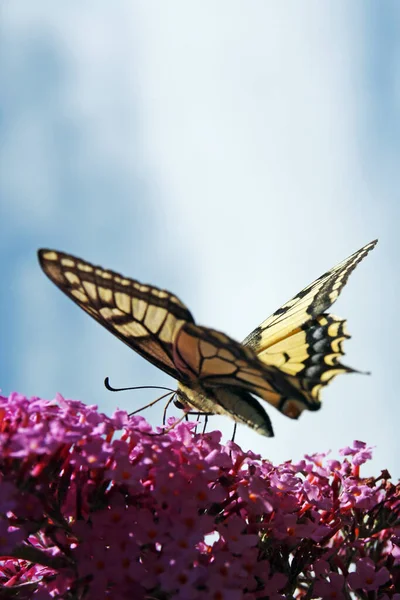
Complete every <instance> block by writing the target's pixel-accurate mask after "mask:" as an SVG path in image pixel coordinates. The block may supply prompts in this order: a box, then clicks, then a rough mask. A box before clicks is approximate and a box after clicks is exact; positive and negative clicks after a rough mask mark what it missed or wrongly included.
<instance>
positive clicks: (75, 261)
mask: <svg viewBox="0 0 400 600" xmlns="http://www.w3.org/2000/svg"><path fill="white" fill-rule="evenodd" d="M39 261H40V264H41V266H42V269H43V270H44V272H45V273H46V275H47V276H48V277H49V278H50V279H51V280H52V281H53V282H54V283H55V284H56V285H57V286H58V287H59V288H60V289H61V290H62V291H63V292H64V293H65V294H67V296H69V297H70V298H71V299H72V300H73V301H74V302H76V303H77V304H78V305H79V306H80V307H81V308H83V310H85V311H86V312H87V313H88V314H89V315H91V316H92V317H93V318H94V319H96V321H98V322H99V323H100V324H101V325H103V326H104V327H106V328H107V329H108V330H109V331H111V333H113V334H114V335H116V336H117V337H118V338H119V339H121V340H122V341H123V342H125V344H127V345H128V346H130V347H131V348H133V349H134V350H136V352H138V353H139V354H141V355H142V356H144V358H147V360H149V361H150V362H152V363H153V364H155V365H156V366H157V367H159V368H160V369H162V370H164V371H166V372H167V373H168V374H169V375H171V376H172V377H175V378H179V373H178V372H177V370H176V368H175V365H174V361H173V338H174V336H175V334H176V331H177V330H179V328H180V327H181V326H182V325H183V324H184V323H187V322H193V317H192V315H191V314H190V312H189V310H188V309H187V308H186V306H185V305H184V304H183V303H182V302H181V301H180V300H179V299H178V298H177V297H176V296H174V295H173V294H170V293H169V292H167V291H165V290H161V289H159V288H156V287H154V286H150V285H143V284H141V283H139V282H138V281H135V280H134V279H129V278H126V277H123V276H122V275H120V274H118V273H115V272H113V271H108V270H105V269H102V268H101V267H98V266H95V265H92V264H90V263H88V262H85V261H83V260H81V259H79V258H76V257H74V256H71V255H68V254H64V253H62V252H56V251H54V250H40V251H39Z"/></svg>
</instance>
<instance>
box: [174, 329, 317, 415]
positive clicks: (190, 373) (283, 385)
mask: <svg viewBox="0 0 400 600" xmlns="http://www.w3.org/2000/svg"><path fill="white" fill-rule="evenodd" d="M174 362H175V365H176V366H177V368H178V369H179V371H180V372H181V373H182V374H184V375H186V377H187V378H192V379H193V380H194V381H200V382H201V385H202V387H203V388H204V389H205V390H207V389H211V390H212V389H215V388H216V387H230V388H235V387H236V388H241V389H243V390H246V391H247V392H250V393H253V394H256V395H257V396H259V397H260V398H262V399H263V400H266V401H267V402H269V404H272V406H275V408H278V409H279V410H280V411H281V412H283V413H284V414H285V415H287V416H288V417H291V418H297V417H298V416H299V414H300V413H301V412H302V410H304V409H305V408H307V409H309V410H317V409H318V408H319V406H320V403H319V402H318V401H315V400H314V398H313V397H312V395H311V394H310V393H309V392H308V390H306V389H304V388H303V387H302V386H301V385H299V380H298V378H296V377H292V376H290V375H287V374H286V373H284V372H283V371H281V370H279V369H277V368H276V367H275V366H270V365H267V364H263V363H262V362H261V361H260V360H259V359H258V358H257V356H256V355H255V353H254V352H253V350H252V349H251V348H246V347H245V346H243V345H242V344H240V343H239V342H236V341H235V340H233V339H232V338H230V337H228V336H227V335H225V334H224V333H222V332H220V331H216V330H215V329H209V328H207V327H200V326H198V325H195V324H193V323H186V324H185V325H183V326H182V327H181V329H180V330H179V332H178V333H177V337H176V340H175V346H174Z"/></svg>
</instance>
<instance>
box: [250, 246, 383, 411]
mask: <svg viewBox="0 0 400 600" xmlns="http://www.w3.org/2000/svg"><path fill="white" fill-rule="evenodd" d="M376 243H377V240H374V241H372V242H370V243H369V244H367V245H366V246H363V247H362V248H360V250H357V252H354V254H352V255H351V256H349V257H348V258H346V259H345V260H344V261H342V262H341V263H339V264H338V265H336V267H334V268H333V269H331V270H330V271H327V272H326V273H324V274H323V275H321V277H319V278H318V279H316V280H315V281H314V282H313V283H311V284H310V285H308V286H307V287H305V288H304V289H303V290H302V291H301V292H299V293H298V294H296V296H294V297H293V298H292V299H291V300H289V301H288V302H286V303H285V304H284V305H283V306H281V307H280V308H278V310H276V311H275V312H274V313H273V314H272V315H271V316H270V317H268V318H267V319H266V320H265V321H263V323H261V325H259V327H257V328H256V329H255V330H254V331H252V332H251V333H250V334H249V335H248V336H247V337H246V339H245V340H244V341H243V342H242V343H243V344H244V345H245V346H249V347H250V348H252V349H253V350H254V352H255V353H256V354H257V356H258V358H259V359H260V360H261V361H262V362H263V363H265V364H268V365H275V366H276V367H277V368H279V369H280V370H281V371H284V372H285V373H287V374H289V375H292V376H296V377H298V378H299V379H300V380H301V385H302V387H303V388H304V389H305V390H306V391H307V392H308V393H309V394H310V395H311V397H312V399H313V400H314V401H316V402H319V398H320V392H321V389H322V388H323V387H324V386H325V385H327V384H328V383H329V382H330V381H331V380H332V379H333V377H335V376H336V375H339V374H340V373H348V372H354V369H352V368H350V367H347V366H345V365H343V364H341V363H340V358H341V356H343V354H344V352H343V342H344V340H345V339H348V338H349V337H350V336H349V334H348V333H347V328H346V321H345V320H344V319H341V318H339V317H337V316H335V315H332V314H327V313H325V312H324V311H326V309H327V308H329V307H330V306H331V305H332V304H333V303H334V302H335V301H336V300H337V298H338V297H339V294H340V292H341V291H342V289H343V287H344V286H345V285H346V283H347V280H348V278H349V275H350V273H351V272H352V271H353V270H354V269H355V268H356V266H357V265H358V264H359V263H360V262H361V261H362V260H363V258H365V256H366V255H367V254H368V252H370V251H371V250H372V249H373V248H374V247H375V245H376Z"/></svg>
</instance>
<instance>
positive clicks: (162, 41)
mask: <svg viewBox="0 0 400 600" xmlns="http://www.w3.org/2000/svg"><path fill="white" fill-rule="evenodd" d="M0 21H1V23H0V57H1V58H0V104H1V115H2V116H1V122H0V128H1V129H0V131H1V145H0V169H1V177H0V186H1V187H0V195H1V220H0V227H1V236H0V244H1V293H0V303H1V307H0V330H1V362H0V369H1V373H0V385H1V388H2V393H3V394H5V395H6V394H9V393H10V392H11V391H13V390H15V391H19V392H21V393H23V394H26V395H28V396H41V397H44V398H49V399H50V398H53V397H54V396H55V394H56V392H60V393H61V394H62V395H63V396H64V397H67V398H74V399H79V400H82V401H84V402H86V403H89V404H91V403H94V404H98V405H99V407H100V409H101V410H102V411H104V412H106V413H108V414H110V413H111V412H112V411H113V410H115V408H117V407H120V408H124V409H127V410H134V409H135V408H138V407H139V406H141V405H143V404H145V403H146V402H149V401H150V400H152V399H153V398H155V397H156V395H157V391H145V390H142V391H138V392H125V393H121V394H112V393H110V392H108V391H107V390H105V388H104V386H103V380H104V377H105V376H109V377H110V381H111V383H112V384H113V385H114V386H126V385H141V384H142V385H146V384H147V385H169V386H175V382H174V381H173V380H171V379H170V378H169V377H168V376H167V375H165V374H164V373H162V372H160V371H159V370H157V369H156V368H155V367H153V366H152V365H150V364H148V363H147V362H146V361H145V360H143V359H142V358H141V357H140V356H138V355H136V354H135V353H134V352H133V351H132V350H130V349H129V348H128V347H127V346H125V345H124V344H122V343H121V342H120V341H118V340H117V339H116V338H113V336H111V335H110V334H109V333H108V332H107V331H106V330H105V329H103V328H102V327H100V326H99V325H98V324H96V323H95V322H94V321H93V320H92V319H89V318H88V316H87V315H85V314H84V312H83V311H80V310H79V309H78V308H77V307H76V306H75V305H74V304H73V303H72V302H71V301H70V300H69V299H68V298H67V297H65V296H64V295H63V294H62V293H61V292H60V291H59V290H57V288H56V287H55V286H54V285H52V284H51V283H50V282H49V280H48V279H47V278H46V277H45V276H44V275H43V273H42V272H41V270H40V268H39V265H38V263H37V258H36V251H37V249H38V248H39V247H50V248H55V249H58V250H63V251H66V252H69V253H72V254H76V255H78V256H81V257H82V258H84V259H86V260H89V261H91V262H94V263H96V264H100V265H102V266H104V267H107V268H111V269H114V270H117V271H120V272H122V273H123V274H124V275H127V276H131V277H133V278H135V279H138V280H139V281H142V282H144V283H153V284H155V285H157V286H159V287H164V288H166V289H168V290H170V291H172V292H174V293H175V294H176V295H178V296H179V297H180V298H181V299H182V300H183V301H184V302H185V303H186V304H187V306H188V307H189V309H190V310H191V311H192V313H193V315H194V317H195V318H196V320H197V322H198V323H200V324H202V325H207V326H210V327H214V328H216V329H220V330H222V331H224V332H226V333H228V334H229V335H231V336H232V337H234V338H236V339H239V340H241V339H243V338H244V337H245V336H246V335H247V334H248V333H249V332H250V331H251V330H252V329H253V328H254V327H256V326H257V325H258V324H259V323H260V322H261V321H262V320H264V319H265V318H266V317H267V316H268V315H269V314H270V313H272V312H273V311H274V310H275V309H276V308H278V307H279V306H280V305H281V304H282V303H283V302H285V301H286V300H287V299H288V298H290V297H291V296H293V295H294V294H295V293H296V292H298V291H299V290H300V289H302V288H303V287H304V286H305V285H307V284H308V283H310V282H311V281H312V280H313V279H315V278H316V277H318V276H319V275H321V274H322V273H323V272H325V271H326V270H328V269H329V268H331V267H332V266H334V265H335V264H336V263H338V262H339V261H341V260H342V259H344V258H345V257H347V256H348V255H349V254H351V253H352V252H353V251H355V250H357V249H358V248H359V247H360V246H362V245H364V244H366V243H367V242H369V241H371V240H372V239H374V238H376V237H378V238H379V244H378V246H377V247H376V249H375V250H374V251H373V252H372V253H371V254H370V255H369V256H368V257H367V258H366V259H365V261H364V262H363V263H362V264H361V265H360V266H359V267H358V268H357V270H356V271H355V272H354V273H353V274H352V276H351V278H350V280H349V283H348V286H347V287H346V288H345V289H344V291H343V293H342V296H341V297H340V299H339V301H338V302H337V304H336V305H335V306H334V309H333V310H332V312H333V313H334V314H338V315H340V316H342V317H346V318H347V319H348V328H349V331H350V333H351V334H352V336H353V337H352V339H351V340H350V341H348V342H347V343H346V348H345V349H346V353H347V356H346V361H345V362H346V363H347V364H349V365H351V366H353V367H355V368H359V369H361V370H370V371H371V372H372V375H371V376H362V375H351V376H347V375H346V376H341V377H339V378H337V379H336V380H335V381H334V382H333V383H332V385H330V386H329V388H327V389H326V390H325V393H324V395H323V408H322V409H321V411H319V412H317V413H307V414H305V413H303V415H302V417H301V418H300V420H299V421H297V422H296V421H291V420H289V419H287V418H286V417H283V416H282V415H280V414H279V413H278V412H277V411H276V410H274V409H273V408H271V409H270V410H269V414H270V417H271V419H272V421H273V425H274V429H275V436H276V437H275V438H274V439H265V438H262V437H260V436H257V435H256V434H254V433H253V432H252V431H251V430H249V429H246V428H244V427H240V428H239V431H238V434H237V437H236V441H237V442H238V443H239V444H240V445H241V446H242V447H243V448H245V449H247V448H251V449H253V450H254V451H256V452H260V453H261V454H262V455H263V456H264V457H265V458H269V459H271V460H272V461H283V460H287V459H290V458H293V459H295V460H298V459H299V458H301V457H302V455H303V454H304V453H306V452H307V453H313V452H320V451H327V450H329V449H331V450H332V451H333V455H334V456H336V455H337V450H338V448H341V447H343V446H346V445H349V444H351V443H352V441H353V440H354V439H359V440H363V441H365V442H367V443H368V444H371V445H374V446H376V449H375V454H374V462H373V464H372V466H370V465H368V466H367V467H366V468H365V471H364V473H365V475H368V474H372V472H375V473H376V474H377V473H379V469H382V468H388V469H389V470H390V471H391V473H392V475H393V476H395V477H398V476H399V475H400V468H399V461H398V456H399V449H400V448H399V446H400V444H399V441H398V440H399V433H398V430H399V418H400V409H399V399H398V391H397V388H396V381H397V380H396V379H395V374H396V372H398V369H399V357H398V334H399V317H398V297H399V277H398V261H399V217H400V198H399V196H400V192H399V189H400V185H399V184H400V170H399V158H400V157H399V154H400V137H399V129H400V118H399V117H400V110H399V108H400V35H399V28H400V6H399V4H398V3H396V2H395V1H392V2H390V1H383V2H380V3H379V4H378V3H376V2H372V1H368V0H363V1H362V2H361V1H358V2H357V1H356V2H352V3H348V2H344V1H337V0H326V1H325V2H324V3H321V2H318V1H317V0H309V2H307V4H306V5H305V4H301V5H300V4H298V3H297V2H295V1H290V0H288V1H287V2H285V3H280V2H268V3H265V2H264V1H263V0H254V1H253V2H251V3H243V2H240V1H238V0H229V1H228V0H220V1H219V2H217V3H215V2H212V1H210V0H204V1H203V2H201V3H190V2H186V1H184V0H180V1H179V0H176V1H174V2H164V1H163V0H154V1H153V2H146V1H144V0H142V1H134V2H132V1H131V0H120V1H119V2H113V3H110V2H108V1H106V0H92V1H90V0H88V1H83V2H82V0H80V1H77V0H71V1H70V2H68V3H61V4H60V3H54V2H52V1H51V0H47V1H46V0H36V1H35V2H31V0H25V1H24V0H13V2H9V3H3V6H2V9H1V19H0ZM160 393H161V392H160ZM162 410H163V406H159V405H157V406H156V407H154V408H153V409H151V410H149V411H148V412H147V413H145V416H146V417H147V418H148V419H149V421H150V422H151V423H152V424H153V425H158V424H160V423H161V418H162ZM209 427H212V428H222V431H223V432H224V435H225V436H226V439H229V437H230V436H231V432H232V422H231V421H229V420H228V419H220V418H218V419H217V418H213V419H212V420H211V422H210V423H209ZM367 471H368V472H367Z"/></svg>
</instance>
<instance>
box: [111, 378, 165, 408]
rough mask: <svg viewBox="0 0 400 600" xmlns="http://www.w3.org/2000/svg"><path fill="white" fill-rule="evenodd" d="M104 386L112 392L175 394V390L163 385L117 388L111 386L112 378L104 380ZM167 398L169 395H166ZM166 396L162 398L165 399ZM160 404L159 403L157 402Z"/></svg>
mask: <svg viewBox="0 0 400 600" xmlns="http://www.w3.org/2000/svg"><path fill="white" fill-rule="evenodd" d="M104 386H105V387H106V388H107V390H109V391H110V392H126V391H128V390H167V391H168V392H170V393H172V394H174V393H175V390H171V388H167V387H163V386H161V385H137V386H134V387H125V388H115V387H112V385H111V384H110V378H109V377H106V378H105V380H104ZM165 395H166V396H167V395H168V394H165ZM163 397H164V396H162V398H163ZM157 402H158V401H157Z"/></svg>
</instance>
